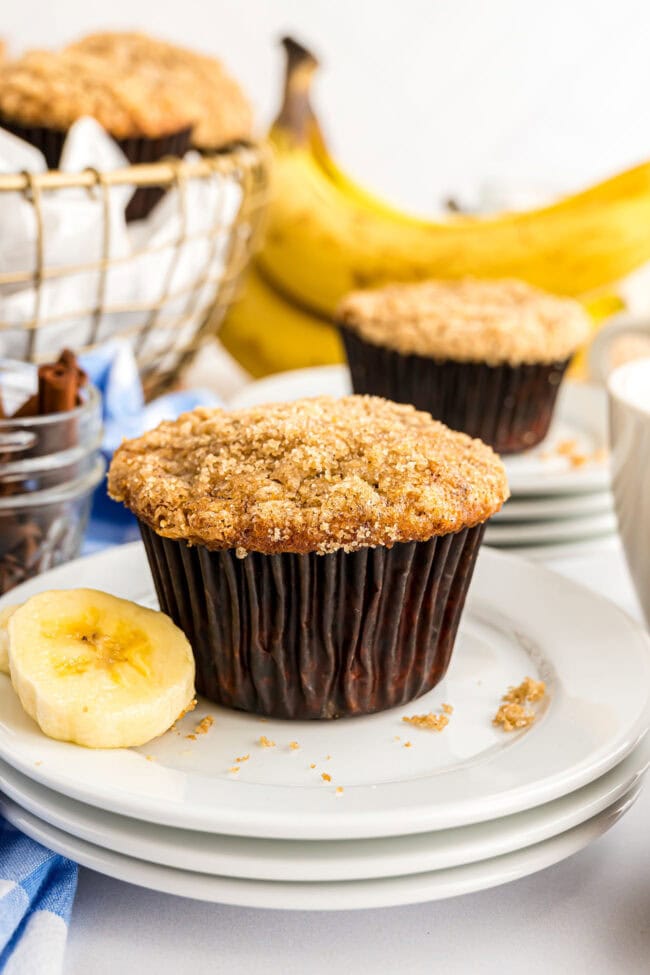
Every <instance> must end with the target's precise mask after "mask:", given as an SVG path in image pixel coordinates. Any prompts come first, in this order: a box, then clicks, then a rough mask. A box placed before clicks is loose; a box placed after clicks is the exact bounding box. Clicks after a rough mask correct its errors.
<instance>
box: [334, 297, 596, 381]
mask: <svg viewBox="0 0 650 975" xmlns="http://www.w3.org/2000/svg"><path fill="white" fill-rule="evenodd" d="M336 317H337V320H338V321H339V322H341V324H343V325H344V326H345V327H347V328H350V329H351V330H352V331H354V332H357V333H358V334H359V335H360V336H361V337H362V338H363V339H365V340H366V341H368V342H370V343H372V344H375V345H382V346H386V347H388V348H391V349H395V350H396V351H397V352H401V353H403V354H405V355H408V354H415V355H421V356H428V357H430V358H434V359H452V360H454V361H455V362H486V363H488V364H490V365H499V364H502V363H509V364H510V365H512V366H517V365H521V364H523V363H551V362H557V361H561V360H564V359H566V358H568V357H569V356H570V355H571V354H572V353H573V352H575V350H576V349H577V348H578V346H580V345H581V344H582V343H583V342H584V341H586V339H587V338H588V336H589V331H590V325H589V317H588V315H587V313H586V312H585V311H584V309H583V308H582V306H581V305H580V304H579V303H578V302H577V301H574V300H573V299H570V298H560V297H557V296H555V295H552V294H549V293H547V292H545V291H541V290H540V289H539V288H534V287H532V286H531V285H528V284H526V283H524V282H523V281H514V280H501V281H488V280H478V279H475V278H465V279H462V280H459V281H423V282H419V283H417V284H391V285H387V286H386V287H384V288H378V289H374V290H367V291H354V292H352V293H351V294H349V295H347V297H345V298H344V299H343V301H342V302H341V304H340V306H339V309H338V312H337V315H336Z"/></svg>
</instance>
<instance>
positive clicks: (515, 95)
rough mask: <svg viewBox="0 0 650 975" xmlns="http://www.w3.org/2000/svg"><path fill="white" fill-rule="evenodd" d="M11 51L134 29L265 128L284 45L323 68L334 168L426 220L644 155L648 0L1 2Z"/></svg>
mask: <svg viewBox="0 0 650 975" xmlns="http://www.w3.org/2000/svg"><path fill="white" fill-rule="evenodd" d="M0 8H1V9H2V20H1V26H0V30H1V31H2V35H3V36H4V38H5V39H6V40H7V42H8V43H9V45H10V47H11V49H13V50H19V49H20V48H21V47H24V46H37V45H41V46H48V45H55V44H58V43H59V42H63V41H65V40H67V39H69V38H71V37H73V36H75V35H78V34H80V33H84V32H87V31H89V30H92V29H98V28H102V27H104V28H105V27H112V28H125V27H127V28H128V27H140V28H143V29H148V30H149V31H151V32H155V33H159V34H161V35H165V36H168V37H170V38H171V39H175V40H177V41H179V42H181V43H187V44H191V45H194V46H199V47H202V48H204V49H205V50H207V51H211V52H214V53H216V54H218V55H220V56H222V57H223V58H224V60H225V61H226V62H227V64H228V65H230V67H231V68H232V70H233V72H234V73H235V74H236V75H237V76H238V77H239V78H240V79H241V81H242V82H243V83H244V85H245V87H246V89H247V90H248V92H249V93H250V95H251V97H252V98H253V100H254V102H255V104H256V107H257V114H258V119H259V123H260V127H263V125H264V123H265V122H267V121H268V119H269V118H270V117H271V115H272V114H273V112H274V110H275V108H276V106H277V101H278V96H279V89H280V77H281V66H282V59H281V54H280V51H279V48H278V45H277V39H278V37H279V36H281V35H282V34H283V33H285V32H289V31H290V32H292V33H293V34H294V35H295V36H296V37H298V38H300V39H302V40H303V42H304V43H307V44H308V45H310V46H311V47H313V49H314V50H315V51H317V52H318V53H319V55H320V56H321V59H322V62H323V70H322V74H321V76H320V78H319V83H318V91H317V102H318V107H319V110H320V113H321V115H322V118H323V121H324V123H325V125H326V129H327V131H328V133H329V135H330V138H331V142H332V145H333V146H334V148H335V150H336V154H337V156H338V158H339V159H341V160H342V161H343V162H344V163H345V165H346V166H347V167H348V168H349V169H350V170H351V171H352V172H353V174H354V175H355V176H357V177H358V178H360V179H362V180H363V181H364V182H365V183H366V184H368V185H371V186H374V187H375V188H377V189H380V190H382V191H384V192H385V193H386V194H387V195H389V196H391V197H392V198H393V199H394V200H397V201H400V202H402V203H404V204H406V205H408V206H410V207H412V208H415V209H418V210H420V211H423V212H427V211H428V212H431V211H433V210H434V209H435V207H436V205H437V204H438V202H439V201H440V200H441V199H442V198H443V197H444V196H445V195H446V194H448V193H457V194H458V193H460V194H461V196H462V197H463V198H465V199H472V198H473V194H474V193H475V192H476V190H477V188H480V187H484V186H485V185H497V186H499V187H503V186H508V187H509V188H515V189H517V188H522V189H523V190H524V191H527V190H529V189H532V190H533V191H534V192H535V193H537V192H538V191H540V190H541V191H542V192H544V191H546V190H547V189H551V190H554V189H556V188H562V189H563V188H569V187H573V186H576V185H580V184H581V183H582V182H584V181H587V180H591V179H595V178H597V177H599V176H602V175H605V174H607V173H609V172H612V171H614V170H616V169H618V168H622V167H624V166H627V165H629V164H632V163H634V162H637V161H640V160H641V159H643V158H645V157H647V156H650V4H648V2H647V0H616V2H614V0H604V2H603V0H177V2H169V0H167V2H165V0H111V2H110V3H93V2H92V0H2V2H1V3H0Z"/></svg>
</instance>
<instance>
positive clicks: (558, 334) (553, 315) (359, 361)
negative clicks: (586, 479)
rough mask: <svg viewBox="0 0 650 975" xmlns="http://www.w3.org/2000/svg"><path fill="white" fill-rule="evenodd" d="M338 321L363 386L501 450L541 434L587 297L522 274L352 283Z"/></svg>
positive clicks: (356, 382)
mask: <svg viewBox="0 0 650 975" xmlns="http://www.w3.org/2000/svg"><path fill="white" fill-rule="evenodd" d="M337 321H338V324H339V326H340V329H341V333H342V336H343V341H344V345H345V349H346V354H347V358H348V362H349V365H350V372H351V374H352V386H353V388H354V391H355V392H356V393H374V394H377V395H380V396H386V397H388V398H390V399H393V400H396V401H398V402H401V403H413V404H414V405H415V406H416V407H417V408H418V409H421V410H427V411H428V412H430V413H431V414H432V415H433V416H434V417H436V418H437V419H439V420H441V421H442V422H443V423H446V424H447V425H448V426H450V427H452V428H453V429H455V430H463V431H465V432H466V433H468V434H470V436H473V437H480V438H481V439H482V440H483V441H485V443H488V444H490V445H491V446H492V447H493V448H494V449H495V450H496V451H498V452H499V453H501V454H512V453H518V452H521V451H523V450H527V449H528V448H529V447H533V446H535V444H537V443H539V442H540V441H541V440H543V439H544V437H545V436H546V434H547V432H548V428H549V426H550V422H551V419H552V416H553V409H554V406H555V401H556V398H557V393H558V390H559V387H560V383H561V381H562V378H563V376H564V373H565V371H566V369H567V366H568V365H569V362H570V360H571V356H572V355H573V353H574V352H575V351H576V349H577V348H578V347H579V346H580V345H581V344H582V343H583V342H584V341H585V340H586V339H587V337H588V334H589V319H588V316H587V314H586V312H585V311H584V310H583V308H582V306H581V305H580V304H579V303H578V302H577V301H573V300H571V299H568V298H559V297H556V296H555V295H551V294H548V293H546V292H544V291H540V290H539V289H537V288H533V287H531V286H530V285H528V284H525V283H524V282H523V281H487V280H475V279H465V280H460V281H425V282H421V283H418V284H394V285H389V286H387V287H384V288H380V289H377V290H373V291H371V290H367V291H355V292H352V293H351V294H349V295H348V296H347V297H346V298H344V299H343V301H342V302H341V304H340V306H339V309H338V312H337Z"/></svg>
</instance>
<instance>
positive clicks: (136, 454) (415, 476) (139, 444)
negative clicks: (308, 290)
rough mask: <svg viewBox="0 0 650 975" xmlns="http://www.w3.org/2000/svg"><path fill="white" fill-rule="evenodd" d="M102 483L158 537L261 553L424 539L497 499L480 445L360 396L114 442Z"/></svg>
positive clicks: (248, 412) (406, 410) (227, 415)
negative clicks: (118, 444)
mask: <svg viewBox="0 0 650 975" xmlns="http://www.w3.org/2000/svg"><path fill="white" fill-rule="evenodd" d="M109 487H110V492H111V495H112V496H113V497H114V498H115V500H119V501H123V502H124V503H125V504H126V505H127V507H128V508H130V509H131V510H132V511H133V512H134V513H135V514H136V515H137V517H138V518H139V519H140V521H144V522H146V523H147V524H148V525H149V526H150V527H151V528H153V529H154V530H155V531H156V532H157V533H158V534H159V535H162V536H164V537H166V538H182V539H184V540H185V541H187V542H189V543H191V544H195V545H204V546H206V548H213V549H221V548H232V549H236V550H238V551H239V552H246V551H255V552H264V553H265V554H267V555H268V554H273V553H275V552H300V553H306V552H318V553H320V554H325V553H327V552H334V551H336V550H337V549H339V548H342V549H344V550H345V551H355V550H356V549H359V548H363V547H367V546H374V545H392V544H394V543H395V542H403V541H409V542H410V541H423V540H427V539H429V538H431V537H432V536H433V535H445V534H448V533H450V532H457V531H461V530H462V529H463V528H469V527H473V526H474V525H477V524H481V523H483V522H484V521H487V519H488V518H489V517H490V516H491V515H492V514H494V512H495V511H497V510H498V509H499V508H500V507H501V504H502V503H503V501H504V500H505V499H506V497H507V487H506V479H505V473H504V469H503V466H502V464H501V463H500V461H499V460H498V458H497V457H496V456H495V454H494V453H493V451H492V450H491V449H490V448H489V447H486V446H485V444H483V443H481V442H480V441H478V440H471V439H470V438H469V437H467V436H465V435H464V434H459V433H454V432H452V431H451V430H448V429H447V428H446V427H445V426H444V425H443V424H442V423H438V422H436V421H435V420H432V419H431V417H430V416H429V415H428V414H427V413H419V412H417V411H416V410H415V409H413V407H412V406H405V405H398V404H395V403H390V402H388V401H386V400H382V399H379V398H378V397H370V396H349V397H345V398H343V399H340V400H336V399H331V398H329V397H321V398H317V399H311V400H299V401H297V402H294V403H279V404H275V405H272V406H260V407H253V408H251V409H245V410H233V411H228V410H209V409H203V408H200V409H197V410H194V411H193V412H192V413H186V414H185V415H184V416H181V417H180V419H178V420H175V421H172V422H165V423H162V424H161V425H160V426H159V427H157V428H156V429H155V430H152V431H150V432H149V433H146V434H144V436H142V437H139V438H138V439H136V440H131V441H128V442H127V443H125V444H123V445H122V446H121V447H120V448H119V449H118V450H117V452H116V454H115V457H114V459H113V463H112V465H111V469H110V476H109Z"/></svg>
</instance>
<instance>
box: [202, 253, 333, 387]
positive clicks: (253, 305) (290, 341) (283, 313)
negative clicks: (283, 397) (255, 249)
mask: <svg viewBox="0 0 650 975" xmlns="http://www.w3.org/2000/svg"><path fill="white" fill-rule="evenodd" d="M219 338H220V339H221V341H222V343H223V344H224V345H225V347H226V348H227V349H228V351H229V352H230V354H231V355H233V356H234V357H235V359H237V360H238V362H240V363H241V364H242V366H243V367H244V369H247V370H248V372H250V373H251V375H253V376H255V377H259V376H266V375H268V374H269V373H273V372H284V371H285V370H286V369H300V368H302V367H305V366H322V365H328V364H330V363H332V362H342V361H343V349H342V346H341V342H340V339H339V336H338V334H337V332H336V330H335V329H334V328H333V327H332V326H331V325H330V324H329V322H328V321H327V319H324V318H322V317H319V316H317V315H313V314H312V313H311V312H309V311H307V310H305V309H303V308H300V307H299V306H298V305H296V304H295V303H293V302H292V301H291V300H290V299H287V298H285V297H284V296H283V295H281V294H280V293H279V292H278V291H276V290H275V289H274V288H273V286H272V285H270V284H269V283H268V281H266V280H265V279H264V278H263V277H262V275H261V273H260V270H259V268H258V267H257V265H256V264H253V266H252V267H251V268H250V269H249V271H248V273H247V276H246V280H245V286H244V291H243V294H242V296H241V298H240V299H239V300H238V301H237V302H235V304H234V305H233V306H232V308H231V309H230V311H229V312H228V316H227V318H226V320H225V322H224V324H223V327H222V329H221V331H220V332H219Z"/></svg>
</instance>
